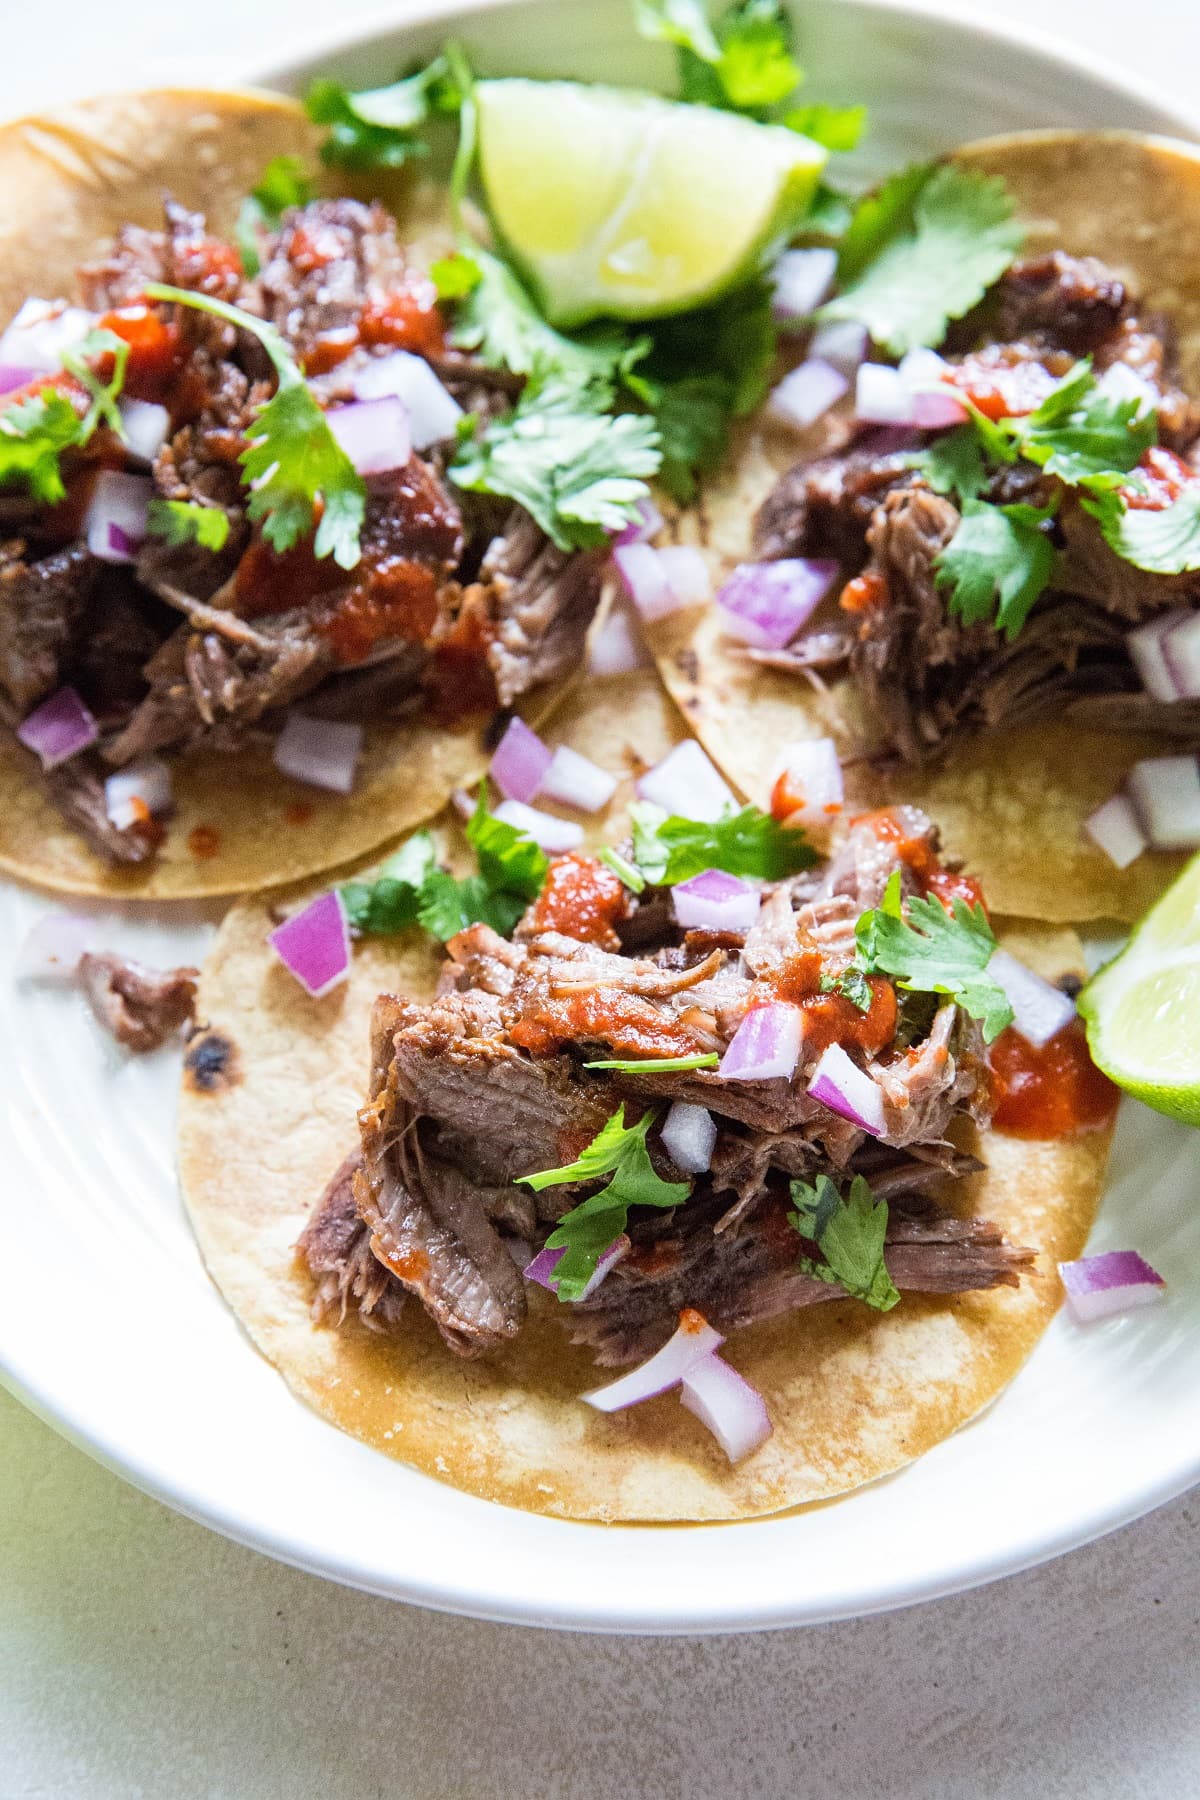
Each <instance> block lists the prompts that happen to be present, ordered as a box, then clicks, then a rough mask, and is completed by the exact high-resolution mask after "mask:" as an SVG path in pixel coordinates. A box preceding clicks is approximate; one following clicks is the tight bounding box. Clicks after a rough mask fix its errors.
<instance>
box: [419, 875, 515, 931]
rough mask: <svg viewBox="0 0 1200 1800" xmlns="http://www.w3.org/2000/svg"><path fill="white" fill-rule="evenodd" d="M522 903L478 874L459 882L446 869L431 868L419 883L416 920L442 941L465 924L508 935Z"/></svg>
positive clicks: (462, 928) (463, 927)
mask: <svg viewBox="0 0 1200 1800" xmlns="http://www.w3.org/2000/svg"><path fill="white" fill-rule="evenodd" d="M525 905H526V903H525V901H524V900H523V899H522V898H521V896H520V895H519V894H508V893H503V892H498V891H497V890H496V889H495V888H492V887H490V886H489V885H488V883H487V882H486V881H485V880H484V878H483V876H482V875H468V876H466V877H465V879H463V880H461V881H460V880H458V879H457V878H456V877H455V876H453V875H451V874H450V873H449V872H448V871H447V870H446V869H431V870H430V872H429V874H428V875H427V876H426V878H425V880H424V882H423V883H422V886H421V893H420V903H419V906H418V908H417V919H418V922H419V923H420V924H421V925H423V926H424V927H425V930H426V931H428V932H430V933H431V934H432V935H433V936H434V937H435V938H438V939H439V940H440V941H441V942H442V943H443V944H445V943H448V942H449V940H450V939H451V938H452V937H457V935H458V933H459V932H460V931H465V930H466V929H467V926H468V925H490V926H491V927H492V930H493V931H498V932H499V933H500V936H501V937H508V936H510V934H511V933H512V930H513V927H514V926H515V925H516V923H517V920H518V919H519V918H520V917H521V914H522V913H523V912H524V911H525Z"/></svg>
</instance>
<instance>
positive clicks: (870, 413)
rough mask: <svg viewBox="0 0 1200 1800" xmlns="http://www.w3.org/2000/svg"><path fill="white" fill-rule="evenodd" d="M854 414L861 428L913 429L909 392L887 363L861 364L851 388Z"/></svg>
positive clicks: (911, 392) (914, 412) (910, 391)
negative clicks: (885, 426)
mask: <svg viewBox="0 0 1200 1800" xmlns="http://www.w3.org/2000/svg"><path fill="white" fill-rule="evenodd" d="M854 411H855V413H856V414H857V416H858V418H860V419H861V420H862V422H863V423H864V424H865V425H915V424H916V422H917V415H916V407H915V405H914V396H913V391H912V389H911V388H910V387H909V385H908V383H907V382H906V381H905V379H904V377H903V376H902V375H901V373H900V371H899V369H893V368H892V366H891V364H890V363H870V362H868V363H863V364H862V365H861V367H860V368H859V371H858V377H857V380H856V382H855V386H854Z"/></svg>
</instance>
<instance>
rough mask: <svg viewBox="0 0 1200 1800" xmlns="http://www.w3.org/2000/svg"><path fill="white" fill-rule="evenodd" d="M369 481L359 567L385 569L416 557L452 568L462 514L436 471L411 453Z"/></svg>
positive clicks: (445, 570)
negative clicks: (389, 471)
mask: <svg viewBox="0 0 1200 1800" xmlns="http://www.w3.org/2000/svg"><path fill="white" fill-rule="evenodd" d="M369 487H370V492H369V494H368V498H367V516H366V520H365V522H364V525H363V538H362V546H363V564H364V567H365V568H366V569H367V570H368V571H370V570H371V569H372V568H376V569H380V570H383V571H385V572H386V570H387V569H388V567H389V566H391V565H394V564H395V563H398V562H419V563H424V564H425V566H426V568H429V569H433V570H434V571H435V573H438V574H441V575H450V574H452V573H453V571H454V570H455V569H456V568H457V567H458V563H459V559H460V557H461V556H462V553H463V526H462V514H461V513H460V512H459V509H458V502H457V500H456V499H455V497H454V495H453V494H452V492H451V491H450V489H449V488H448V487H447V485H446V483H445V482H444V481H443V480H442V479H441V477H440V476H439V475H438V474H437V472H436V471H435V470H434V469H432V468H431V467H430V466H429V464H428V463H426V462H422V460H421V458H420V457H419V456H412V457H410V458H409V460H408V462H407V463H406V464H405V466H404V468H403V469H400V470H398V471H397V472H396V474H394V475H377V476H373V477H372V479H371V482H370V484H369Z"/></svg>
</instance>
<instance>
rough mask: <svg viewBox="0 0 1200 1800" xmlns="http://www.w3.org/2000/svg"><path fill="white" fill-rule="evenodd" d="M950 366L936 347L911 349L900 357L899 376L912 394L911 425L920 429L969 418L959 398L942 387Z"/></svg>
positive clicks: (959, 422) (938, 427)
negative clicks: (933, 348)
mask: <svg viewBox="0 0 1200 1800" xmlns="http://www.w3.org/2000/svg"><path fill="white" fill-rule="evenodd" d="M949 373H950V365H949V363H948V362H947V361H946V360H945V358H944V357H941V356H939V355H938V353H937V351H936V350H925V349H917V350H910V351H908V353H907V354H906V355H905V356H902V357H901V359H900V368H899V375H900V379H901V381H903V383H904V384H905V386H906V387H907V388H908V390H909V392H910V393H911V394H912V397H913V424H914V425H915V426H916V427H917V429H918V430H919V431H936V430H939V429H940V428H941V427H942V426H944V425H961V424H962V423H963V421H964V420H965V419H967V418H968V417H969V414H968V412H967V409H966V407H965V406H964V405H963V403H962V401H961V400H959V399H957V398H956V397H955V395H954V394H952V393H951V392H950V391H949V390H948V389H947V388H944V387H943V386H942V383H943V382H944V380H945V378H946V376H947V375H948V374H949Z"/></svg>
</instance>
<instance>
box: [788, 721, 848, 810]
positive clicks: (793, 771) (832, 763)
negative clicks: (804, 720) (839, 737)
mask: <svg viewBox="0 0 1200 1800" xmlns="http://www.w3.org/2000/svg"><path fill="white" fill-rule="evenodd" d="M781 775H786V776H787V787H788V792H789V794H791V795H792V797H793V798H795V799H796V800H797V801H798V802H799V804H798V805H797V806H796V809H795V811H794V812H791V813H789V814H788V817H787V820H786V823H787V824H788V825H790V826H792V827H795V826H802V827H803V828H804V830H806V831H817V830H821V829H824V828H827V827H828V826H829V824H830V822H831V821H832V820H833V819H835V818H836V817H837V815H838V813H840V812H841V810H842V806H843V804H844V802H845V798H846V790H845V783H844V781H843V779H842V765H841V762H840V760H839V758H838V753H837V745H836V744H835V743H834V741H833V739H832V738H798V739H797V740H796V742H795V743H793V744H789V745H788V746H787V748H786V749H785V750H783V751H782V753H781V754H780V756H779V757H778V758H777V760H776V762H775V764H774V767H773V769H772V771H771V785H772V788H773V787H774V785H775V783H776V782H777V781H778V780H779V778H780V776H781Z"/></svg>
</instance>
